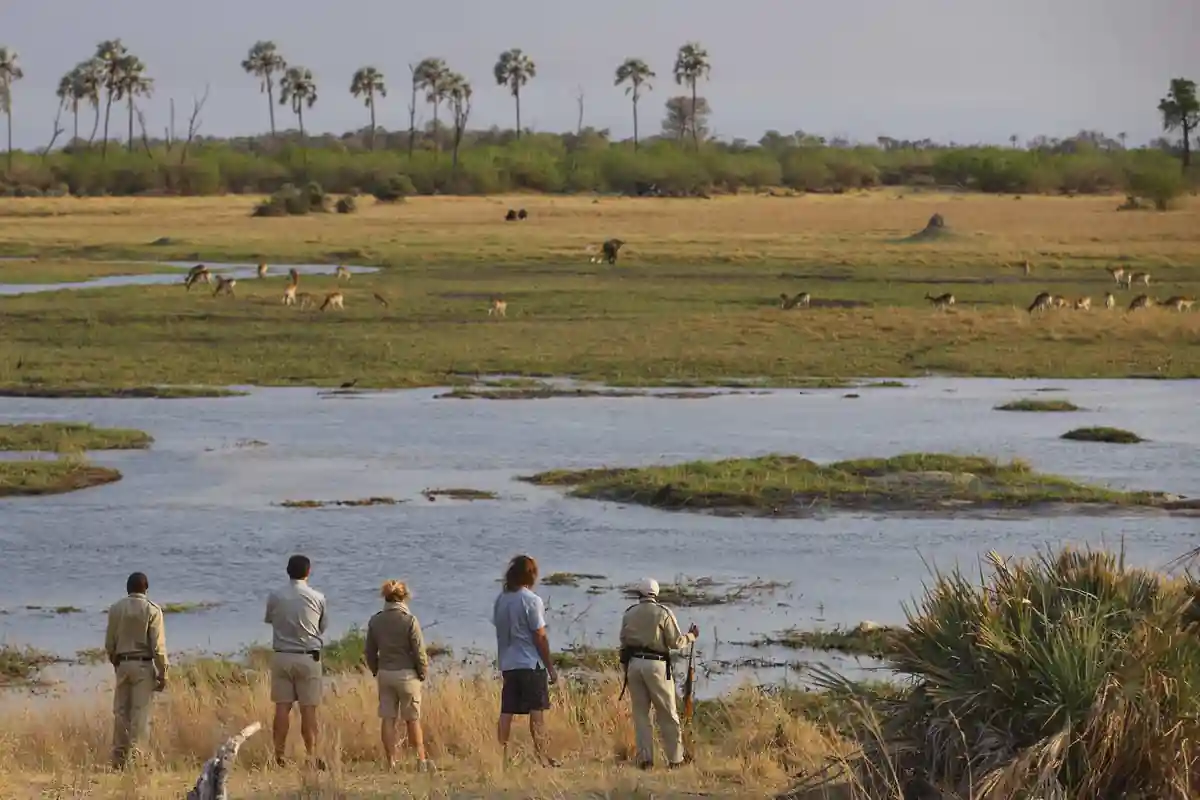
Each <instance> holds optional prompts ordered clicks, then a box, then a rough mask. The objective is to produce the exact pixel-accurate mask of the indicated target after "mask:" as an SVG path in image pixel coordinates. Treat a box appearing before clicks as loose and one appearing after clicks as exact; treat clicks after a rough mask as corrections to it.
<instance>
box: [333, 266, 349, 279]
mask: <svg viewBox="0 0 1200 800" xmlns="http://www.w3.org/2000/svg"><path fill="white" fill-rule="evenodd" d="M334 274H335V275H336V276H337V279H338V280H339V281H340V280H341V279H342V278H345V279H346V280H350V270H348V269H346V268H345V267H341V266H339V267H338V268H337V270H336V272H335V273H334Z"/></svg>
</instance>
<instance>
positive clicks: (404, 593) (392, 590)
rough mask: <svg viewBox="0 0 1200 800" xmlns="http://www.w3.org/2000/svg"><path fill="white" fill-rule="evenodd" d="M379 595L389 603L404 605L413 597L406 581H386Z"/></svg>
mask: <svg viewBox="0 0 1200 800" xmlns="http://www.w3.org/2000/svg"><path fill="white" fill-rule="evenodd" d="M379 594H380V596H381V597H383V599H384V600H386V601H388V602H389V603H403V602H404V601H405V600H407V599H408V598H410V597H412V594H411V593H410V592H409V591H408V587H407V586H406V585H405V584H404V581H384V582H383V586H381V587H380V589H379Z"/></svg>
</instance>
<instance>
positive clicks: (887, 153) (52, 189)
mask: <svg viewBox="0 0 1200 800" xmlns="http://www.w3.org/2000/svg"><path fill="white" fill-rule="evenodd" d="M377 136H378V139H379V141H378V142H377V145H376V146H377V149H376V150H374V151H372V150H369V149H366V148H365V147H363V146H362V145H361V144H360V142H359V141H358V138H359V137H358V136H357V135H349V136H347V137H345V138H343V139H338V138H336V137H326V138H324V139H322V138H319V137H317V138H313V139H311V140H310V141H309V143H308V146H303V145H302V143H301V140H300V139H299V138H298V137H289V136H287V135H283V136H282V138H281V139H279V140H269V139H265V138H264V139H240V140H229V141H218V140H203V141H193V142H191V143H190V145H185V144H184V143H180V142H174V143H167V142H163V141H150V140H147V141H146V142H144V143H143V145H141V146H139V147H138V148H137V149H135V150H134V151H132V152H122V151H112V150H110V151H109V152H108V154H107V158H104V157H102V156H101V154H100V152H99V146H98V145H97V146H94V147H92V148H89V147H88V146H87V145H86V144H85V143H83V142H78V141H77V142H75V143H74V144H73V145H69V146H68V147H67V148H65V149H64V150H60V151H52V152H47V153H45V154H29V153H18V154H16V158H15V161H14V163H13V166H12V169H11V171H10V172H9V173H8V175H7V176H6V177H5V178H4V179H3V183H2V184H0V192H3V193H4V194H6V195H9V196H21V195H25V196H37V195H43V194H48V195H66V194H72V195H78V196H96V195H211V194H223V193H255V194H258V193H271V192H274V191H276V190H277V189H279V188H280V187H282V186H284V185H285V184H289V183H291V184H295V185H304V184H308V183H310V182H316V183H318V184H320V185H321V186H322V187H323V188H324V189H325V191H327V192H333V193H342V194H349V193H355V192H366V193H371V192H373V191H374V190H375V189H376V188H377V187H379V186H384V185H389V184H394V182H395V181H394V179H396V178H397V177H398V176H406V177H407V178H408V181H411V185H412V188H413V191H415V192H416V193H419V194H492V193H499V192H507V191H515V190H530V191H539V192H602V193H624V194H641V195H645V194H662V195H668V196H689V195H696V194H715V193H725V192H735V191H742V190H764V189H772V188H786V189H792V190H795V191H799V192H843V191H849V190H855V189H860V188H870V187H876V186H911V187H934V186H950V187H956V188H960V189H963V190H969V191H980V192H994V193H1013V194H1017V193H1028V194H1034V193H1070V194H1075V193H1078V194H1091V193H1108V192H1125V193H1129V194H1138V195H1141V196H1145V197H1155V196H1156V195H1157V194H1164V193H1165V194H1167V195H1170V196H1172V197H1173V196H1175V195H1177V194H1178V193H1180V192H1182V191H1185V190H1187V189H1188V188H1189V185H1188V178H1186V177H1185V176H1183V175H1182V174H1181V173H1180V170H1179V162H1178V161H1177V160H1176V159H1175V158H1174V157H1173V156H1172V155H1171V154H1170V153H1167V152H1163V151H1161V150H1155V149H1139V150H1125V149H1121V148H1102V147H1097V146H1094V145H1092V144H1090V143H1088V142H1075V143H1074V144H1073V145H1072V146H1070V147H1063V146H1062V144H1061V143H1058V144H1056V145H1054V146H1049V145H1047V146H1046V147H1044V148H1038V149H1032V150H1021V149H1015V148H1011V149H1010V148H1000V147H959V148H950V147H893V146H889V147H874V146H857V147H851V146H831V145H827V144H820V143H816V142H812V141H805V140H800V141H797V140H796V139H795V137H777V138H776V139H772V138H771V137H769V136H768V137H764V143H763V144H760V145H748V144H744V143H738V142H735V143H732V144H725V143H717V142H707V143H704V144H702V146H701V147H700V149H699V150H698V151H694V150H692V149H691V148H690V146H689V144H685V143H680V142H678V141H672V140H664V139H656V140H648V141H644V142H643V143H642V145H641V147H640V149H638V150H637V151H635V150H634V149H633V147H632V146H631V145H630V144H629V143H612V142H610V141H609V140H608V139H607V138H606V137H605V136H604V135H603V134H602V133H601V132H594V131H586V130H585V131H584V132H583V134H581V135H577V134H567V135H555V134H528V133H527V134H526V135H525V136H524V137H522V138H521V139H520V140H516V139H515V138H513V137H511V136H505V135H504V134H495V135H491V136H489V135H487V134H481V135H479V136H476V137H474V139H475V140H474V141H472V142H470V143H469V144H464V145H463V147H462V148H461V152H460V153H459V158H458V164H457V166H455V165H454V164H453V163H452V159H451V154H450V153H449V152H439V148H438V144H437V142H436V140H432V141H431V139H430V137H426V138H423V139H422V141H421V146H420V147H418V148H417V149H416V150H415V152H414V153H413V154H412V156H411V157H410V156H409V154H408V152H407V148H408V133H407V132H403V133H382V134H378V135H377ZM1190 178H1191V183H1192V187H1193V188H1194V186H1195V179H1196V176H1195V174H1194V173H1193V174H1191V175H1190ZM408 181H405V182H404V183H405V184H406V185H407V183H408Z"/></svg>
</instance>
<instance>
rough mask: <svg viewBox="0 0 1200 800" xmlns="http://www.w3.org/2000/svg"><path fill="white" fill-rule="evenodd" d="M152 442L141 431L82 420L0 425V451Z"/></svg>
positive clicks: (136, 446) (120, 446)
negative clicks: (103, 426)
mask: <svg viewBox="0 0 1200 800" xmlns="http://www.w3.org/2000/svg"><path fill="white" fill-rule="evenodd" d="M153 442H154V437H153V436H151V435H150V434H148V433H145V432H143V431H139V430H133V429H131V428H94V427H92V426H91V425H89V424H87V423H86V422H40V423H30V424H13V425H0V451H41V452H44V453H64V452H66V453H71V452H79V451H81V450H144V449H146V448H147V447H149V446H150V445H151V443H153Z"/></svg>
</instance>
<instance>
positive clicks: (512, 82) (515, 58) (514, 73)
mask: <svg viewBox="0 0 1200 800" xmlns="http://www.w3.org/2000/svg"><path fill="white" fill-rule="evenodd" d="M492 74H493V75H495V76H496V85H497V86H507V87H508V88H509V91H511V92H512V96H513V99H514V100H515V101H516V103H517V138H518V139H520V138H521V87H522V86H524V85H525V84H527V83H529V81H530V79H532V78H536V77H537V65H536V64H534V63H533V59H531V58H530V57H529V56H527V55H525V54H524V53H523V52H521V48H519V47H514V48H513V49H511V50H505V51H504V52H503V53H501V54H500V58H499V60H497V61H496V66H495V67H494V68H493V69H492Z"/></svg>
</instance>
